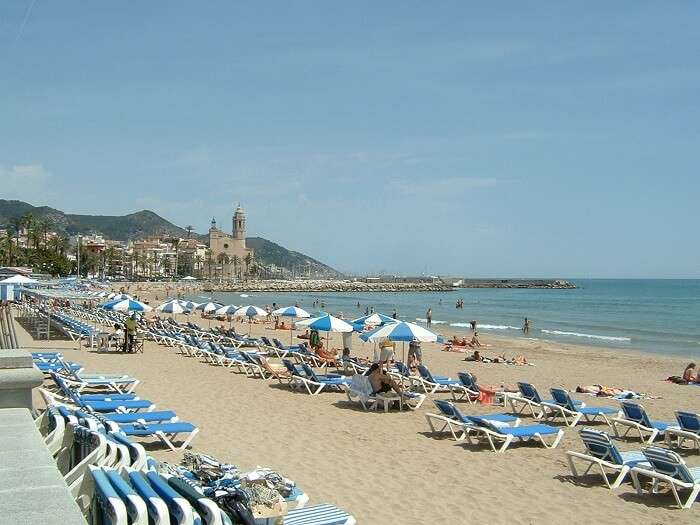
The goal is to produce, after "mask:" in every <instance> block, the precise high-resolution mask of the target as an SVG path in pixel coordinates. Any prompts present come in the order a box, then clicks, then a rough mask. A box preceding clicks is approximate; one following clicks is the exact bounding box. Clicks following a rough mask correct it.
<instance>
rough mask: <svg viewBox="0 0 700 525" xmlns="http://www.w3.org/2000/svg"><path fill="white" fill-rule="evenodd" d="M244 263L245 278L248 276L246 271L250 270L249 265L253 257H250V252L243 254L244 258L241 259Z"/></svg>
mask: <svg viewBox="0 0 700 525" xmlns="http://www.w3.org/2000/svg"><path fill="white" fill-rule="evenodd" d="M243 260H244V261H245V273H246V276H247V275H248V271H249V270H250V263H251V262H253V256H252V255H251V253H250V252H248V253H246V254H245V257H244V258H243Z"/></svg>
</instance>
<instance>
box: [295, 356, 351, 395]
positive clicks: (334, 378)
mask: <svg viewBox="0 0 700 525" xmlns="http://www.w3.org/2000/svg"><path fill="white" fill-rule="evenodd" d="M301 368H302V370H303V371H304V374H305V376H306V377H305V381H303V382H302V383H303V385H304V387H305V388H306V390H307V391H308V392H309V394H311V395H317V394H320V393H321V391H322V390H323V389H324V388H326V387H327V388H332V389H336V390H344V389H345V388H344V385H346V384H348V383H349V381H350V378H348V377H344V376H341V375H338V374H317V373H316V372H314V370H313V368H311V367H310V366H309V365H307V364H306V363H302V364H301Z"/></svg>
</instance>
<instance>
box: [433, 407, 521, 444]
mask: <svg viewBox="0 0 700 525" xmlns="http://www.w3.org/2000/svg"><path fill="white" fill-rule="evenodd" d="M433 403H435V406H436V407H437V409H438V412H439V413H438V414H433V413H427V414H425V419H426V421H427V422H428V426H429V427H430V431H431V432H432V433H434V434H436V433H441V432H445V430H446V429H447V430H449V431H450V434H452V438H453V439H454V440H455V441H462V440H463V439H465V438H466V437H467V434H468V433H469V432H470V431H471V430H476V431H479V430H478V428H477V425H475V424H474V422H473V421H472V420H471V419H469V416H465V415H464V414H462V413H461V412H460V410H459V409H458V408H457V406H456V405H455V404H454V403H451V402H449V401H445V400H443V399H434V400H433ZM480 417H483V418H484V419H487V420H489V421H491V422H493V423H494V424H495V425H508V424H512V425H513V426H514V427H517V426H519V425H520V419H519V418H517V417H514V416H511V415H510V414H482V415H480ZM438 425H442V426H440V427H438Z"/></svg>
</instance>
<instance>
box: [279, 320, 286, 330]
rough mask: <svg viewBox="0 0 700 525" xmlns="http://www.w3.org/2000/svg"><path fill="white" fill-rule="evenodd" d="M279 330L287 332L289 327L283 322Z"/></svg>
mask: <svg viewBox="0 0 700 525" xmlns="http://www.w3.org/2000/svg"><path fill="white" fill-rule="evenodd" d="M277 328H279V329H280V330H287V325H286V324H284V321H282V322H281V323H280V324H279V326H278V327H277Z"/></svg>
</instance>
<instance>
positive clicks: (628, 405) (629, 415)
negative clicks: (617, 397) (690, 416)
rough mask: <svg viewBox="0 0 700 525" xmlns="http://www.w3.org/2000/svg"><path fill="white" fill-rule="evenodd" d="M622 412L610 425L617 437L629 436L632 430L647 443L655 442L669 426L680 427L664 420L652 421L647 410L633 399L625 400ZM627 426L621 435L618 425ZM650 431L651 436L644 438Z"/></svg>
mask: <svg viewBox="0 0 700 525" xmlns="http://www.w3.org/2000/svg"><path fill="white" fill-rule="evenodd" d="M620 404H621V405H622V413H623V414H624V415H622V414H621V415H620V416H618V417H615V418H613V419H612V420H611V422H610V426H611V427H612V429H613V432H615V435H616V436H617V437H627V434H629V433H630V432H631V431H632V430H636V431H637V432H638V433H639V438H640V439H641V440H642V441H643V442H645V443H649V444H651V443H653V442H654V440H655V439H656V437H657V436H659V435H661V436H663V435H664V434H665V433H666V431H667V430H668V429H669V428H678V426H677V425H675V424H673V423H665V422H663V421H652V420H651V419H650V418H649V416H648V415H647V411H646V410H645V409H644V407H643V406H642V405H640V404H639V403H632V402H631V401H623V402H622V403H620ZM620 426H621V427H627V428H626V429H625V432H624V433H623V434H622V436H620V433H619V430H618V427H620ZM646 432H648V433H649V437H648V438H646V439H645V438H644V433H646Z"/></svg>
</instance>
